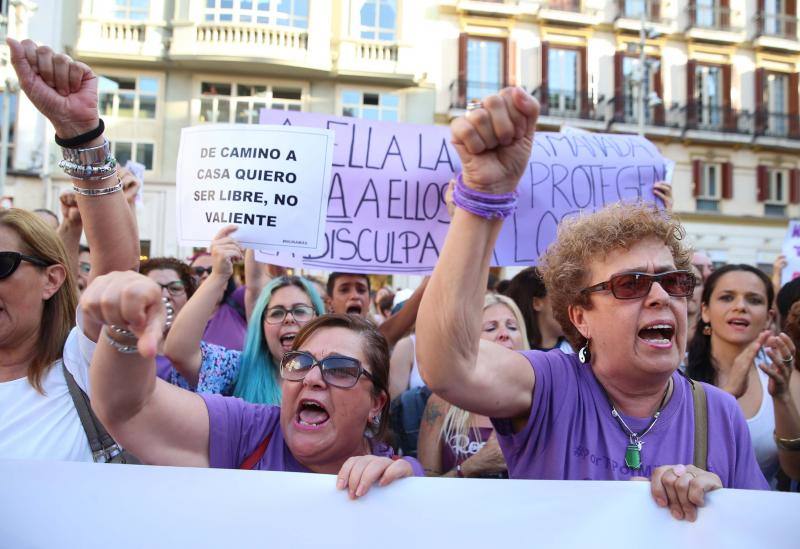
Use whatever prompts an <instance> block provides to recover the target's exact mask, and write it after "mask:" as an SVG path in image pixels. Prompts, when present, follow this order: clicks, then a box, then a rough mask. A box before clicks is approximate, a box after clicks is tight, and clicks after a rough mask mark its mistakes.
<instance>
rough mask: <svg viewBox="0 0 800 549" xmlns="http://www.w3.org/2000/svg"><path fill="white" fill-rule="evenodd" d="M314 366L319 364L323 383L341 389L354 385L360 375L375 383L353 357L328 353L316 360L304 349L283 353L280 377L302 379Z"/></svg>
mask: <svg viewBox="0 0 800 549" xmlns="http://www.w3.org/2000/svg"><path fill="white" fill-rule="evenodd" d="M315 366H319V370H320V372H321V373H322V379H323V381H325V383H327V384H328V385H333V386H334V387H339V388H341V389H350V388H351V387H355V385H356V383H358V380H359V379H360V378H361V376H362V375H363V376H366V378H367V379H369V380H370V381H372V382H373V383H375V378H373V377H372V374H370V373H369V372H368V371H366V370H365V369H364V368H363V367H362V366H361V363H360V362H359V361H358V360H357V359H355V358H352V357H349V356H343V355H330V356H326V357H325V358H323V359H322V360H317V359H316V358H314V355H312V354H311V353H308V352H306V351H289V352H287V353H286V354H285V355H283V359H282V360H281V377H282V378H283V379H285V380H287V381H302V380H303V379H305V377H306V376H307V375H308V373H309V372H310V371H311V370H313V369H314V367H315Z"/></svg>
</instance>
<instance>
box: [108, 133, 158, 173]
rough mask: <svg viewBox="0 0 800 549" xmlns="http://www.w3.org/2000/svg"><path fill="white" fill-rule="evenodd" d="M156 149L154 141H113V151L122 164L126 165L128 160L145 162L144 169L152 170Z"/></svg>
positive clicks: (118, 161)
mask: <svg viewBox="0 0 800 549" xmlns="http://www.w3.org/2000/svg"><path fill="white" fill-rule="evenodd" d="M154 151H155V145H154V144H153V143H144V142H134V141H116V140H115V141H113V142H112V143H111V152H112V154H113V155H114V158H116V159H117V164H119V165H120V166H124V165H125V164H126V163H127V162H128V160H133V161H134V162H138V163H140V164H144V169H146V170H152V169H153V157H154V155H155V152H154Z"/></svg>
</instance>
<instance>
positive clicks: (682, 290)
mask: <svg viewBox="0 0 800 549" xmlns="http://www.w3.org/2000/svg"><path fill="white" fill-rule="evenodd" d="M653 282H658V283H659V284H660V285H661V287H662V288H664V291H665V292H667V293H668V294H669V295H671V296H672V297H689V296H690V295H692V292H693V291H694V286H695V284H696V283H697V281H696V280H695V278H694V275H693V274H692V273H691V272H689V271H667V272H665V273H659V274H650V273H636V272H633V273H620V274H617V275H614V276H612V277H611V278H609V279H608V280H607V281H605V282H601V283H599V284H595V285H594V286H589V287H588V288H584V289H583V290H581V293H583V294H588V293H591V292H601V291H603V290H611V293H612V294H613V296H614V297H616V298H617V299H638V298H640V297H644V296H646V295H647V294H649V293H650V288H651V287H652V286H653Z"/></svg>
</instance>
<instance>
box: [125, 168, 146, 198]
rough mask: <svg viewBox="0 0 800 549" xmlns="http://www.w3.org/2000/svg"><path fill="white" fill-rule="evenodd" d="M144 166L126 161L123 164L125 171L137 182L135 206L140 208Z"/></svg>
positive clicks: (142, 194) (142, 193) (142, 196)
mask: <svg viewBox="0 0 800 549" xmlns="http://www.w3.org/2000/svg"><path fill="white" fill-rule="evenodd" d="M145 168H146V166H145V165H144V164H141V163H140V162H134V161H133V160H128V161H127V162H125V169H126V170H128V171H130V172H131V173H132V174H133V176H134V177H135V178H136V179H138V180H139V190H138V191H136V205H137V206H141V205H142V201H143V200H144V170H145Z"/></svg>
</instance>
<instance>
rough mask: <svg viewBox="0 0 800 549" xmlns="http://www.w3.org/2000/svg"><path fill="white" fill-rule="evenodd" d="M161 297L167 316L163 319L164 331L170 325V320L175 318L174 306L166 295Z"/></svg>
mask: <svg viewBox="0 0 800 549" xmlns="http://www.w3.org/2000/svg"><path fill="white" fill-rule="evenodd" d="M161 299H162V301H164V308H165V309H166V310H167V316H166V318H165V319H164V331H165V332H166V331H167V330H169V329H170V327H171V326H172V321H173V320H175V308H174V307H173V306H172V303H170V302H169V299H167V298H166V297H162V298H161Z"/></svg>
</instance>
